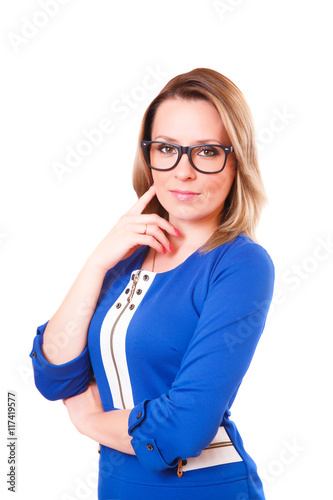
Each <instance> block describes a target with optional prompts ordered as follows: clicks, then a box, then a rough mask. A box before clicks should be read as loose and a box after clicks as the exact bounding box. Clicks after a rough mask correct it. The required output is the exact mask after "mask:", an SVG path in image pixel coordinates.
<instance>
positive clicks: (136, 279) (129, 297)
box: [110, 270, 141, 408]
mask: <svg viewBox="0 0 333 500" xmlns="http://www.w3.org/2000/svg"><path fill="white" fill-rule="evenodd" d="M140 273H141V270H140V271H139V272H138V273H137V274H134V275H133V285H132V288H131V292H130V294H129V296H128V297H127V303H126V305H125V307H124V309H123V310H122V311H121V312H120V314H119V316H118V318H117V319H116V321H115V322H114V324H113V327H112V329H111V334H110V349H111V356H112V361H113V364H114V367H115V370H116V375H117V380H118V385H119V391H120V397H121V402H122V405H123V408H125V402H124V396H123V391H122V389H121V383H120V377H119V372H118V368H117V363H116V359H115V357H114V351H113V334H114V331H115V328H116V326H117V323H118V321H119V319H120V318H121V317H122V315H123V314H124V312H125V311H126V309H127V307H128V306H129V304H130V302H131V300H132V298H133V295H134V292H135V288H136V285H137V283H138V281H139V278H140Z"/></svg>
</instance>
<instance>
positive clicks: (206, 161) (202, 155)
mask: <svg viewBox="0 0 333 500" xmlns="http://www.w3.org/2000/svg"><path fill="white" fill-rule="evenodd" d="M148 155H149V159H150V165H151V166H152V167H153V168H157V169H160V170H167V169H170V168H172V167H173V166H174V165H175V164H176V163H177V161H178V150H177V148H175V147H174V146H173V145H172V144H167V143H165V142H156V143H153V144H151V145H150V146H149V147H148ZM191 160H192V162H193V164H194V165H195V166H196V167H197V168H198V169H199V170H201V171H203V172H215V171H217V170H220V169H221V168H222V167H223V165H224V162H225V152H224V150H223V149H222V148H217V147H215V146H211V145H210V144H207V145H204V146H198V147H196V148H194V149H192V151H191Z"/></svg>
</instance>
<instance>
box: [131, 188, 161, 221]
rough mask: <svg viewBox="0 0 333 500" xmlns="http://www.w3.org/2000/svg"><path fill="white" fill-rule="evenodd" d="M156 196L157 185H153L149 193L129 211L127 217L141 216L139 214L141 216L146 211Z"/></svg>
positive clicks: (144, 194) (141, 197)
mask: <svg viewBox="0 0 333 500" xmlns="http://www.w3.org/2000/svg"><path fill="white" fill-rule="evenodd" d="M155 195H156V187H155V184H152V185H151V186H150V188H149V189H148V191H146V192H145V193H143V195H142V196H140V198H139V199H138V201H136V202H135V203H134V205H133V206H132V208H130V209H129V211H128V212H127V215H139V214H141V213H142V212H143V211H144V209H145V208H146V206H147V205H148V203H149V202H150V201H151V200H152V199H153V198H154V196H155Z"/></svg>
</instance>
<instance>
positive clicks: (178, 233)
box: [174, 228, 180, 236]
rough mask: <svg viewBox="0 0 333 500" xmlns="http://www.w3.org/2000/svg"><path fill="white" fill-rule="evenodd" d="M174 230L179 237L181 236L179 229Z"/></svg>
mask: <svg viewBox="0 0 333 500" xmlns="http://www.w3.org/2000/svg"><path fill="white" fill-rule="evenodd" d="M174 230H175V233H176V234H177V236H179V235H180V232H179V231H178V229H176V228H174Z"/></svg>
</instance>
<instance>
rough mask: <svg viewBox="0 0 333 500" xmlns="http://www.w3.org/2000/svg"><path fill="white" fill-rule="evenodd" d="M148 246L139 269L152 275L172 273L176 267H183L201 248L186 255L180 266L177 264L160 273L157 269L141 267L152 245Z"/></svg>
mask: <svg viewBox="0 0 333 500" xmlns="http://www.w3.org/2000/svg"><path fill="white" fill-rule="evenodd" d="M146 248H147V251H146V252H143V257H141V259H140V262H139V269H138V270H140V271H142V272H145V273H149V274H150V275H152V276H156V275H159V274H161V275H166V274H168V273H172V272H173V271H176V269H178V268H179V267H181V266H182V265H183V264H185V262H187V261H188V260H189V259H190V258H191V257H192V256H193V255H195V254H197V253H198V250H199V249H197V250H195V251H194V252H193V253H191V254H190V255H189V256H188V257H186V259H185V260H184V261H183V262H181V263H180V264H178V266H175V267H173V268H172V269H169V270H168V271H163V272H161V273H158V272H157V271H149V270H148V269H142V268H141V266H142V264H143V261H144V260H145V258H146V256H147V253H148V251H149V249H150V247H149V246H147V247H146Z"/></svg>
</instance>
